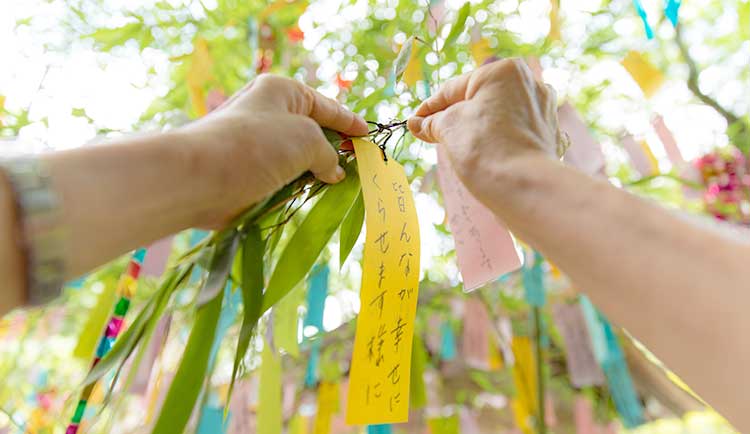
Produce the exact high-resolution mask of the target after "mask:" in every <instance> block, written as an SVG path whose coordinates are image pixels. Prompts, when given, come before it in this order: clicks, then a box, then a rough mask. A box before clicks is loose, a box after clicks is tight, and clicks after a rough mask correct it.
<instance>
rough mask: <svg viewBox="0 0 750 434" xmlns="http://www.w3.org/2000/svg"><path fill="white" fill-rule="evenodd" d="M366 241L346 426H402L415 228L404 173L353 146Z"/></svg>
mask: <svg viewBox="0 0 750 434" xmlns="http://www.w3.org/2000/svg"><path fill="white" fill-rule="evenodd" d="M354 149H355V152H356V154H357V162H358V166H359V177H360V180H361V182H362V193H363V197H364V201H365V222H366V225H367V234H366V237H365V251H364V259H363V266H362V270H363V271H362V288H361V290H360V303H361V307H360V311H359V318H358V319H357V331H356V335H355V339H354V353H353V355H352V365H351V374H350V381H349V403H348V408H347V417H346V421H347V423H349V424H359V425H363V424H380V423H398V422H406V421H407V420H408V418H409V380H410V371H411V349H412V338H413V335H414V317H415V315H416V308H417V295H418V291H419V287H418V285H419V222H418V221H417V213H416V209H415V207H414V200H413V198H412V195H411V190H410V187H409V182H408V181H407V179H406V174H405V173H404V168H403V167H401V165H400V164H398V162H396V161H394V160H388V161H387V162H385V161H384V160H383V155H382V153H381V151H380V149H379V148H378V147H377V146H376V145H375V144H373V143H372V142H369V141H364V140H359V139H355V140H354Z"/></svg>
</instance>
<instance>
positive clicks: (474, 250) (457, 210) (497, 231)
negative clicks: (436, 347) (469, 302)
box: [437, 146, 521, 291]
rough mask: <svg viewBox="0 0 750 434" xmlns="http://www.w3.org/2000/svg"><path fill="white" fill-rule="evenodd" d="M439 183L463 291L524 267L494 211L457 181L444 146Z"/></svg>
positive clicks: (438, 148)
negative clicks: (453, 242) (461, 278)
mask: <svg viewBox="0 0 750 434" xmlns="http://www.w3.org/2000/svg"><path fill="white" fill-rule="evenodd" d="M437 152H438V182H439V183H440V189H441V190H442V192H443V198H444V200H445V211H446V213H447V215H448V225H449V226H450V230H451V233H452V234H453V239H454V240H455V242H456V257H457V261H458V268H459V269H460V270H461V276H462V277H463V281H464V290H466V291H470V290H473V289H476V288H478V287H480V286H482V285H484V284H486V283H487V282H490V281H493V280H495V279H497V278H498V277H500V276H502V275H503V274H505V273H508V272H510V271H514V270H517V269H518V268H519V267H520V266H521V259H520V258H519V256H518V252H517V251H516V246H515V244H514V242H513V238H512V237H511V235H510V232H508V230H507V229H506V228H505V227H504V226H503V225H502V224H500V222H499V221H498V220H497V218H495V215H494V214H492V211H490V210H489V209H487V207H485V206H484V205H482V204H481V203H480V202H479V201H478V200H477V199H475V198H474V197H473V196H472V195H471V193H469V191H468V190H467V189H466V187H464V185H463V184H462V183H461V181H460V180H459V179H458V176H457V175H456V173H455V171H454V170H453V167H452V166H451V164H450V161H449V159H448V155H447V154H446V151H445V150H444V149H443V147H442V146H438V147H437Z"/></svg>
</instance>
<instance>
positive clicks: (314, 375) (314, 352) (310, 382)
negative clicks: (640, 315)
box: [305, 339, 320, 387]
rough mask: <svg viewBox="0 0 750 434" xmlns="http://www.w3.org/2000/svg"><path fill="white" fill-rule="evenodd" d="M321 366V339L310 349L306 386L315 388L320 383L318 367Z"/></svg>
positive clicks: (315, 341) (314, 342)
mask: <svg viewBox="0 0 750 434" xmlns="http://www.w3.org/2000/svg"><path fill="white" fill-rule="evenodd" d="M319 364H320V339H316V340H314V341H313V342H312V346H311V347H310V357H309V358H308V359H307V369H306V370H305V386H306V387H315V385H316V384H317V383H318V376H319V372H318V365H319Z"/></svg>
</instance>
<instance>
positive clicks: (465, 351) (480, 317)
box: [461, 297, 492, 369]
mask: <svg viewBox="0 0 750 434" xmlns="http://www.w3.org/2000/svg"><path fill="white" fill-rule="evenodd" d="M491 330H492V321H491V320H490V316H489V314H488V313H487V309H486V308H485V307H484V304H482V302H481V301H480V300H479V299H477V298H476V297H470V298H469V299H468V300H467V301H466V304H465V305H464V324H463V332H462V336H461V354H462V355H463V358H464V361H465V362H466V364H467V365H468V366H470V367H472V368H477V369H488V368H489V356H490V349H489V344H490V336H489V333H490V331H491Z"/></svg>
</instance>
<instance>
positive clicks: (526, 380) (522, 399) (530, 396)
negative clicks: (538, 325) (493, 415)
mask: <svg viewBox="0 0 750 434" xmlns="http://www.w3.org/2000/svg"><path fill="white" fill-rule="evenodd" d="M511 347H512V348H513V356H514V357H515V363H514V364H513V385H514V386H515V389H516V397H515V398H514V399H513V402H514V403H515V405H516V406H517V407H518V408H517V409H515V410H514V413H515V414H516V416H517V417H516V421H517V423H518V427H519V428H521V430H522V431H524V432H525V429H524V426H525V425H524V424H523V422H524V421H525V420H526V419H527V418H528V417H530V416H531V415H533V414H535V413H536V412H537V407H538V404H537V376H536V368H535V367H536V365H535V361H534V360H535V359H534V353H533V348H532V343H531V339H529V338H528V337H527V336H514V337H513V341H512V343H511ZM522 416H523V417H522Z"/></svg>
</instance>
